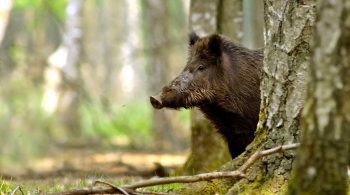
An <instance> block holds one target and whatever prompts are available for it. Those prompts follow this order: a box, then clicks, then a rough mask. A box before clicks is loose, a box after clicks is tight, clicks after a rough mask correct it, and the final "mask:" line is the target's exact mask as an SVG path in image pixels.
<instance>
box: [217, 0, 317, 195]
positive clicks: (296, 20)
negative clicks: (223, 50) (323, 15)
mask: <svg viewBox="0 0 350 195" xmlns="http://www.w3.org/2000/svg"><path fill="white" fill-rule="evenodd" d="M308 3H310V4H308V5H301V4H299V3H298V2H297V1H273V0H265V1H264V8H265V33H264V35H265V51H264V66H263V71H262V72H263V74H262V82H261V99H262V102H261V107H260V119H259V123H258V127H257V131H256V137H255V139H254V141H253V143H252V144H250V145H249V146H248V150H247V151H246V152H245V153H244V154H243V155H241V156H240V157H238V158H236V159H235V160H234V161H233V162H231V163H229V164H227V165H225V166H224V167H223V169H224V170H232V169H236V168H237V167H238V166H239V165H241V164H242V163H243V162H244V161H245V160H246V159H247V158H248V157H249V156H250V155H251V154H252V153H253V152H255V151H256V150H259V149H267V148H272V147H275V146H278V145H281V144H288V143H294V142H298V140H299V138H298V134H299V119H300V115H301V109H302V107H303V104H304V99H305V98H304V96H305V89H306V82H305V78H306V72H307V68H308V66H309V55H310V39H311V35H312V25H313V18H314V9H313V4H312V2H311V1H308ZM293 158H294V152H292V151H290V152H285V153H283V154H277V155H271V156H267V157H264V158H263V159H262V160H261V161H259V162H257V163H256V164H254V166H252V167H251V169H250V170H249V171H248V173H247V177H248V180H247V179H242V180H240V181H239V182H236V183H234V186H233V187H232V188H231V190H230V191H229V194H240V193H247V194H251V193H253V192H257V191H260V190H263V191H266V192H267V193H273V194H275V193H280V192H282V191H284V189H285V187H286V181H287V179H288V175H289V171H290V170H291V167H292V162H293Z"/></svg>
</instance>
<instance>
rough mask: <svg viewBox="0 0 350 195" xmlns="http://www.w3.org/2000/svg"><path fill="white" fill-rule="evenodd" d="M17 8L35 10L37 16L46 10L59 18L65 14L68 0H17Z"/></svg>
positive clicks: (62, 17)
mask: <svg viewBox="0 0 350 195" xmlns="http://www.w3.org/2000/svg"><path fill="white" fill-rule="evenodd" d="M14 2H15V3H14V8H15V10H19V11H23V10H28V9H30V10H33V11H34V12H35V13H36V17H40V16H41V15H42V13H43V12H44V11H47V12H50V13H52V14H53V15H54V16H55V17H56V18H58V19H59V20H61V21H62V20H63V19H64V16H65V8H66V4H67V0H15V1H14Z"/></svg>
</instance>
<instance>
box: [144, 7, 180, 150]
mask: <svg viewBox="0 0 350 195" xmlns="http://www.w3.org/2000/svg"><path fill="white" fill-rule="evenodd" d="M168 3H169V2H168V1H163V0H147V1H144V2H143V4H144V6H143V11H144V16H145V20H146V23H145V24H146V25H147V28H146V30H145V34H146V36H145V45H146V46H145V47H146V48H147V49H148V50H149V51H150V52H149V54H150V56H149V58H148V67H149V70H150V71H149V75H150V78H149V79H150V83H151V84H150V91H151V94H156V93H159V90H160V89H161V87H162V85H163V84H164V83H166V82H167V81H168V77H169V72H170V71H169V69H170V68H169V56H170V55H169V52H168V49H170V34H169V33H170V32H169V30H168V26H167V25H166V24H167V23H168V22H169V14H170V13H169V8H168ZM165 48H168V49H165ZM174 114H175V113H172V112H171V111H169V110H164V109H163V110H155V109H154V110H153V123H152V124H153V131H154V146H155V148H157V150H159V151H166V150H170V149H174V148H175V149H176V147H177V146H178V144H177V143H178V141H177V138H176V136H175V135H176V134H175V133H174V131H175V129H174V127H173V125H172V122H171V119H172V118H174Z"/></svg>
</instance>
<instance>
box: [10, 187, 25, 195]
mask: <svg viewBox="0 0 350 195" xmlns="http://www.w3.org/2000/svg"><path fill="white" fill-rule="evenodd" d="M17 190H19V191H20V192H21V194H22V195H24V192H23V191H22V188H21V186H17V187H16V188H15V189H14V190H13V191H12V192H11V195H14V194H15V193H16V192H17Z"/></svg>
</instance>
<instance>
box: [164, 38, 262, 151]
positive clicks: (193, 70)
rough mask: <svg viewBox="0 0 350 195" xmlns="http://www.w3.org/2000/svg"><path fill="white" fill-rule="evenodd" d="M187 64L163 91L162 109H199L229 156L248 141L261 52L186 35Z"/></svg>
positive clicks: (256, 102) (256, 106)
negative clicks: (220, 135)
mask: <svg viewBox="0 0 350 195" xmlns="http://www.w3.org/2000/svg"><path fill="white" fill-rule="evenodd" d="M189 45H190V55H189V59H188V63H187V65H186V67H185V69H184V71H183V73H181V74H180V76H179V77H177V78H176V79H175V80H174V81H173V82H172V83H171V84H170V85H169V86H167V87H164V88H163V91H162V95H161V100H162V102H163V104H164V106H165V107H170V108H180V107H185V108H190V107H199V108H200V110H201V111H202V112H203V113H204V114H205V116H206V117H207V118H208V119H209V120H210V121H211V122H212V123H213V124H214V125H215V126H216V128H217V129H218V130H219V132H220V133H221V134H222V135H223V137H224V138H225V139H226V141H227V143H228V146H229V149H230V152H231V155H232V157H236V156H238V155H239V154H241V153H242V152H243V151H244V150H245V147H246V146H247V145H248V144H249V143H250V142H251V141H252V140H253V138H254V132H255V129H256V125H257V123H258V115H259V108H260V78H261V68H262V64H263V50H262V49H260V50H249V49H247V48H244V47H241V46H239V45H237V44H235V43H233V42H232V41H230V40H229V39H227V38H226V37H224V36H222V35H217V34H214V35H211V36H207V37H203V38H199V37H198V36H197V35H195V34H191V35H190V44H189Z"/></svg>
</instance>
